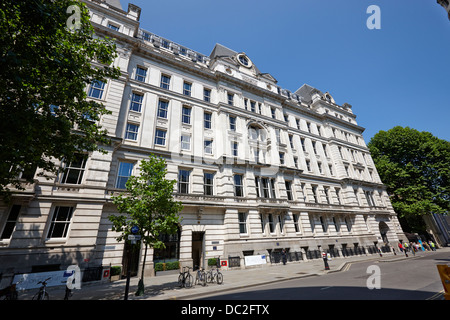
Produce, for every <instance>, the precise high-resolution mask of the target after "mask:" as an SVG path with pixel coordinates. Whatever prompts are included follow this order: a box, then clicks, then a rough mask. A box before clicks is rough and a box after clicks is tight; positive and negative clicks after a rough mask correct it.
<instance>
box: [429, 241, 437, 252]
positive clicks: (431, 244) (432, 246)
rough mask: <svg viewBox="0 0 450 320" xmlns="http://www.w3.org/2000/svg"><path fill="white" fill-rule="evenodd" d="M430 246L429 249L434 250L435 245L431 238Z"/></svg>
mask: <svg viewBox="0 0 450 320" xmlns="http://www.w3.org/2000/svg"><path fill="white" fill-rule="evenodd" d="M430 247H431V250H433V251H436V246H435V244H434V242H433V241H431V240H430Z"/></svg>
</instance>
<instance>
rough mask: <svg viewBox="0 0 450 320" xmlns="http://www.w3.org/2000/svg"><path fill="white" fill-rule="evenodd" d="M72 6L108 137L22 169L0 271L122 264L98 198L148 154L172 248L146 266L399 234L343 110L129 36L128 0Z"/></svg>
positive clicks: (264, 77) (248, 64) (3, 222)
mask: <svg viewBox="0 0 450 320" xmlns="http://www.w3.org/2000/svg"><path fill="white" fill-rule="evenodd" d="M85 3H86V4H87V6H88V7H89V9H90V11H91V21H92V24H93V26H94V28H95V30H96V32H97V33H98V34H99V35H107V36H110V37H113V38H115V39H116V43H117V51H118V54H119V55H118V57H117V58H116V60H115V65H116V66H118V67H120V69H121V71H122V74H121V76H120V78H119V79H118V80H114V81H109V82H108V83H106V84H104V85H97V86H91V87H89V88H87V90H88V94H89V95H90V97H91V99H96V100H98V101H100V102H102V103H104V104H105V105H106V107H107V108H108V110H110V111H111V114H109V115H105V116H103V117H102V119H101V125H102V126H103V127H104V128H106V129H107V130H108V133H109V135H110V137H111V139H112V142H113V143H112V145H111V146H106V147H105V149H106V150H107V153H106V154H103V153H100V152H93V153H91V154H89V155H87V157H86V158H84V160H82V161H81V160H80V162H78V163H76V164H61V173H60V174H59V175H58V176H55V177H54V178H53V179H50V180H46V179H44V178H39V177H38V176H37V175H36V176H35V177H36V178H35V183H34V184H33V185H29V186H27V189H26V190H25V191H17V192H15V193H14V196H13V205H6V204H3V205H2V206H1V207H0V231H1V232H2V239H0V259H1V261H2V263H1V265H0V272H14V273H23V272H36V271H42V270H50V269H52V268H54V269H57V268H61V269H64V268H65V267H66V266H68V265H72V264H77V265H79V266H80V267H81V268H82V269H83V268H87V267H89V266H109V265H120V266H122V265H124V264H126V255H125V250H124V247H125V245H124V243H118V242H117V241H116V240H115V237H116V236H117V235H116V234H115V233H114V232H113V231H112V230H111V224H110V222H109V220H108V216H109V215H110V214H114V213H115V212H116V209H115V206H114V205H113V204H112V202H111V199H110V197H111V195H114V194H117V193H118V192H121V191H123V185H124V181H126V179H127V177H128V176H129V175H130V174H136V173H138V171H139V161H140V160H142V159H145V158H147V157H148V155H149V154H150V153H154V154H156V155H159V156H161V157H164V158H165V159H166V161H167V169H168V176H167V178H169V179H176V180H177V181H178V184H177V187H176V190H174V195H175V198H176V200H179V201H182V203H183V205H184V209H183V211H182V212H181V216H182V218H183V219H182V222H181V225H180V232H179V235H178V239H175V240H174V246H173V251H172V252H171V253H164V254H162V253H158V255H159V256H160V257H159V258H158V259H156V258H155V260H157V261H164V259H165V258H167V259H168V260H173V259H177V260H179V261H180V262H181V264H182V265H191V266H193V265H205V263H206V261H207V259H209V258H214V257H220V259H221V260H222V261H228V259H229V257H234V258H237V259H240V260H241V267H243V263H242V261H243V258H244V256H246V255H267V256H270V254H272V253H275V252H279V251H280V250H281V249H286V250H288V251H290V252H298V253H302V254H303V256H304V257H307V256H308V253H309V252H315V251H317V250H319V251H322V250H325V251H331V252H333V254H335V253H336V254H340V255H342V253H343V252H344V253H345V251H346V249H352V250H355V248H364V249H365V252H366V253H369V251H368V250H369V248H374V247H375V246H377V247H378V248H380V247H382V246H384V245H385V243H390V244H391V245H394V246H396V243H397V242H398V241H399V239H405V238H404V235H403V231H402V229H401V227H400V224H399V222H398V220H397V217H396V214H395V212H394V211H393V208H392V206H391V204H390V201H389V196H388V194H387V193H386V188H385V187H384V186H383V184H382V182H381V181H380V178H379V176H378V173H377V170H376V168H375V166H374V163H373V161H372V159H371V156H370V153H369V150H368V148H367V146H366V144H365V142H364V139H363V137H362V133H363V131H364V128H362V127H360V126H359V125H358V124H357V122H356V116H355V115H354V113H353V110H352V106H351V105H349V104H347V103H344V104H342V105H338V104H337V103H336V102H335V101H334V99H333V97H332V96H331V95H330V94H329V93H328V92H325V93H323V92H321V91H320V90H318V89H316V88H312V87H311V86H309V85H303V86H301V87H300V88H299V89H298V90H297V91H295V92H291V91H289V90H286V89H283V88H280V87H279V86H278V85H277V81H276V79H275V78H274V77H272V76H271V75H270V74H268V73H262V72H260V71H259V69H258V68H257V67H256V66H255V65H254V64H253V63H252V61H251V59H250V58H249V57H248V56H247V55H246V54H245V53H242V52H235V51H233V50H231V49H229V48H226V47H224V46H222V45H220V44H217V45H216V46H215V48H214V49H213V50H212V52H211V54H210V55H209V56H206V55H203V54H200V53H198V52H195V51H193V50H191V49H189V48H186V47H184V46H182V45H180V44H177V43H174V42H172V41H169V40H167V39H165V38H163V37H160V36H157V35H155V34H153V33H151V32H148V31H145V30H142V29H140V28H139V19H140V14H141V12H140V11H141V10H140V8H139V7H136V6H134V5H132V4H130V5H129V7H128V11H124V10H123V9H122V8H120V5H118V4H117V3H118V1H112V2H111V1H106V2H102V1H85ZM38 170H39V169H38ZM69 171H70V172H71V174H70V175H69V174H68V173H67V172H69ZM74 175H77V176H78V177H79V179H73V176H74ZM16 213H17V214H16ZM358 252H360V251H358ZM370 252H372V251H370ZM155 255H156V253H155V252H153V250H149V251H148V257H147V262H146V266H147V268H148V274H152V273H153V266H154V265H153V262H154V256H155ZM135 258H136V259H138V260H139V259H142V254H141V253H138V254H137V255H136V257H135ZM228 262H231V260H230V261H228ZM228 266H230V264H229V263H228ZM146 271H147V270H146Z"/></svg>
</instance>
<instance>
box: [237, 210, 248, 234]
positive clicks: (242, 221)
mask: <svg viewBox="0 0 450 320" xmlns="http://www.w3.org/2000/svg"><path fill="white" fill-rule="evenodd" d="M238 215H239V232H240V233H247V216H246V214H245V213H243V212H239V214H238Z"/></svg>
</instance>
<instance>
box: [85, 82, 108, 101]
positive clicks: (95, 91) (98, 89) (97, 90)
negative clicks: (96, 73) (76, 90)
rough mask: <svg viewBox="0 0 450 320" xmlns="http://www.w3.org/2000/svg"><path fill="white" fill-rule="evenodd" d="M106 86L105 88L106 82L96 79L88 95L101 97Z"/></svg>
mask: <svg viewBox="0 0 450 320" xmlns="http://www.w3.org/2000/svg"><path fill="white" fill-rule="evenodd" d="M104 88H105V83H104V82H102V81H98V80H95V81H93V82H92V83H91V86H90V88H89V92H88V96H89V97H91V98H96V99H101V98H102V95H103V90H104Z"/></svg>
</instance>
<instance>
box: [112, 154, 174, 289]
mask: <svg viewBox="0 0 450 320" xmlns="http://www.w3.org/2000/svg"><path fill="white" fill-rule="evenodd" d="M166 173H167V170H166V162H165V160H164V159H162V158H159V157H156V156H155V155H150V156H149V159H148V160H142V161H141V164H140V174H139V176H131V177H129V179H128V181H127V183H126V189H127V191H126V192H125V193H122V194H120V195H118V196H114V197H112V199H113V202H114V204H116V205H117V210H118V211H119V213H120V214H118V215H111V216H109V220H110V221H111V222H112V223H113V226H112V230H113V231H117V232H120V233H121V234H120V236H118V237H117V241H123V240H126V239H127V237H128V235H130V234H132V233H131V228H132V227H134V226H137V227H138V228H139V234H140V235H141V239H142V242H143V243H144V245H145V252H144V261H143V266H142V275H141V279H140V281H139V283H140V285H139V287H140V290H138V292H140V293H142V292H143V278H144V268H145V259H146V256H147V249H148V247H151V248H157V249H160V248H164V247H165V245H164V242H162V241H161V238H160V235H163V234H174V233H176V232H177V229H178V225H179V223H180V216H179V212H180V211H181V209H182V208H183V206H182V204H181V202H177V201H174V199H173V190H174V185H175V183H176V180H167V179H166V178H165V176H166Z"/></svg>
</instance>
